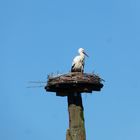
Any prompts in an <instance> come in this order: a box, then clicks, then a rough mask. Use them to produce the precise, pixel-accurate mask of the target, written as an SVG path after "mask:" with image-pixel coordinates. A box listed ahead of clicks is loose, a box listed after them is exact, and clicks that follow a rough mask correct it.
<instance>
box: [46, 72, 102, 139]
mask: <svg viewBox="0 0 140 140" xmlns="http://www.w3.org/2000/svg"><path fill="white" fill-rule="evenodd" d="M101 82H102V79H101V78H100V77H99V76H97V75H95V74H89V73H83V74H81V73H79V72H74V73H68V74H63V75H58V76H54V77H53V76H49V77H48V82H47V85H46V86H45V89H46V91H49V92H56V95H57V96H61V97H63V96H67V100H68V112H69V128H68V130H67V134H66V140H86V132H85V122H84V108H83V104H82V97H81V94H82V93H92V91H100V90H101V88H102V87H103V84H102V83H101Z"/></svg>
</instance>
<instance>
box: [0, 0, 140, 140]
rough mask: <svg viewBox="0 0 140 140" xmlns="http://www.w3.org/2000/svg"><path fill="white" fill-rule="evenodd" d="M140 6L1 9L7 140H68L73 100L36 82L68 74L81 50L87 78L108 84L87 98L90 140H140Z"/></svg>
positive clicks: (51, 2)
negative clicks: (33, 84)
mask: <svg viewBox="0 0 140 140" xmlns="http://www.w3.org/2000/svg"><path fill="white" fill-rule="evenodd" d="M139 6H140V2H139V1H138V0H117V1H112V0H106V1H104V0H93V1H91V0H87V1H83V0H76V1H74V0H72V1H64V0H59V1H57V0H40V1H38V0H24V1H18V0H12V1H10V0H5V1H1V2H0V19H1V22H0V63H1V68H0V83H1V84H0V89H1V93H0V139H1V140H39V139H41V140H56V139H61V140H64V139H65V137H66V130H67V128H68V112H67V99H66V98H65V97H64V98H61V97H56V96H55V94H51V93H47V92H45V90H44V89H43V88H33V89H29V88H26V87H27V86H29V84H28V81H31V80H32V81H36V80H41V81H46V80H47V75H48V74H50V73H52V72H53V73H57V72H60V73H67V72H69V70H70V67H71V63H72V59H73V57H74V56H75V55H76V54H77V49H78V48H79V47H83V48H84V49H85V50H86V52H87V53H88V54H89V56H90V57H89V58H88V59H86V65H85V71H86V72H93V71H94V72H95V73H96V74H99V75H100V76H101V77H102V78H103V79H105V81H106V82H105V83H104V85H105V86H104V88H103V90H102V91H101V92H100V93H98V92H95V93H94V94H92V95H83V104H84V109H85V110H84V111H85V112H84V113H85V126H86V135H87V140H93V139H96V140H101V139H107V140H132V139H135V140H139V139H140V134H139V130H140V109H139V107H140V87H139V79H140V74H139V72H140V62H139V60H140V55H139V54H140V42H139V38H140V26H139V25H140V18H139V14H140V8H139Z"/></svg>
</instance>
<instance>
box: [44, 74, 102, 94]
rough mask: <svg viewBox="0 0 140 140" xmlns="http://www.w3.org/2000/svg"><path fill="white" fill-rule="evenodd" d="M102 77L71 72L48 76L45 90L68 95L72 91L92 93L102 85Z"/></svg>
mask: <svg viewBox="0 0 140 140" xmlns="http://www.w3.org/2000/svg"><path fill="white" fill-rule="evenodd" d="M102 81H103V80H102V79H101V78H100V77H99V76H98V75H95V74H91V73H81V72H71V73H68V74H62V75H57V76H50V75H49V76H48V82H47V85H46V86H45V90H46V91H49V92H56V95H57V96H68V95H69V94H73V93H92V92H93V91H100V90H101V88H102V87H103V84H102Z"/></svg>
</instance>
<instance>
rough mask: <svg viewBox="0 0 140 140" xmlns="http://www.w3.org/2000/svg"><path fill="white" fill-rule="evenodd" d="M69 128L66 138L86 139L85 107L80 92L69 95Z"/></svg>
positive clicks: (70, 139)
mask: <svg viewBox="0 0 140 140" xmlns="http://www.w3.org/2000/svg"><path fill="white" fill-rule="evenodd" d="M67 98H68V112H69V129H68V130H67V135H66V140H86V133H85V124H84V108H83V104H82V97H81V94H80V93H75V94H70V95H68V97H67Z"/></svg>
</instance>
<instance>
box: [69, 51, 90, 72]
mask: <svg viewBox="0 0 140 140" xmlns="http://www.w3.org/2000/svg"><path fill="white" fill-rule="evenodd" d="M78 53H79V55H78V56H76V57H75V58H74V59H73V62H72V67H71V72H82V73H83V72H84V64H85V55H86V56H87V57H88V55H87V54H86V53H85V51H84V49H83V48H79V49H78Z"/></svg>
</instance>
